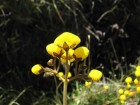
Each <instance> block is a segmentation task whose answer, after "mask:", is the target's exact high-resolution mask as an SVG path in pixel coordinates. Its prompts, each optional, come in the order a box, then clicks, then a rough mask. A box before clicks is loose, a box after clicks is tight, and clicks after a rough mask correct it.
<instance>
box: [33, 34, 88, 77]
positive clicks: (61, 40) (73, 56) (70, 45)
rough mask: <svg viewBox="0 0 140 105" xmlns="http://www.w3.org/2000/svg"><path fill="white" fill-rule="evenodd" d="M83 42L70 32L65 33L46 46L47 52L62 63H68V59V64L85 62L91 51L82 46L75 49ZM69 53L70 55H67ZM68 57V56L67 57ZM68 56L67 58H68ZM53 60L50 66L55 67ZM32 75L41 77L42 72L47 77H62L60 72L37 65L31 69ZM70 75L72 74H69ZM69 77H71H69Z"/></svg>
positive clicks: (49, 62)
mask: <svg viewBox="0 0 140 105" xmlns="http://www.w3.org/2000/svg"><path fill="white" fill-rule="evenodd" d="M80 42H81V40H80V38H79V37H78V36H77V35H75V34H72V33H70V32H64V33H62V34H61V35H59V36H58V37H57V38H56V39H55V40H54V42H53V43H50V44H48V45H47V46H46V51H47V52H48V54H50V55H51V56H53V57H54V58H57V59H58V60H60V61H61V62H64V63H66V59H68V62H69V63H70V62H74V61H83V60H84V59H86V58H87V57H88V55H89V50H88V48H87V47H84V46H81V47H78V48H76V49H74V48H75V47H76V46H77V45H78V44H79V43H80ZM66 53H68V54H66ZM67 55H68V56H67ZM66 56H67V57H66ZM52 62H53V60H52V59H51V60H49V61H48V65H49V66H50V65H51V66H54V65H55V64H54V62H53V63H52ZM31 71H32V73H34V74H35V75H39V74H40V73H42V72H47V73H45V74H47V75H56V76H58V77H59V79H60V78H61V77H64V76H61V77H60V75H59V74H60V72H59V70H52V69H49V68H47V69H46V68H44V67H42V66H41V65H40V64H36V65H34V66H33V67H32V69H31ZM69 73H70V72H69ZM68 77H71V76H69V75H68Z"/></svg>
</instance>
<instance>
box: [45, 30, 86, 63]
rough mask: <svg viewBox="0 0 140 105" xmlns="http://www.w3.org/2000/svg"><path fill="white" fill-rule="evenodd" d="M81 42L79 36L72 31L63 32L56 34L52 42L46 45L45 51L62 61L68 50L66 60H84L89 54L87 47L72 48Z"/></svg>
mask: <svg viewBox="0 0 140 105" xmlns="http://www.w3.org/2000/svg"><path fill="white" fill-rule="evenodd" d="M80 42H81V40H80V38H79V37H78V36H76V35H74V34H72V33H69V32H64V33H62V34H61V35H60V36H58V37H57V38H56V39H55V40H54V43H51V44H49V45H47V46H46V50H47V52H48V53H49V54H50V55H52V56H53V57H56V58H58V59H60V60H61V61H62V62H66V51H68V60H69V62H73V61H75V60H77V59H79V60H81V61H82V60H84V59H86V58H87V56H88V54H89V50H88V48H87V47H84V46H82V47H78V48H76V49H74V48H75V47H76V46H77V45H78V44H79V43H80Z"/></svg>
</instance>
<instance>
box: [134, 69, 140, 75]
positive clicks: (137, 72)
mask: <svg viewBox="0 0 140 105" xmlns="http://www.w3.org/2000/svg"><path fill="white" fill-rule="evenodd" d="M135 76H136V77H140V70H139V69H138V70H136V71H135Z"/></svg>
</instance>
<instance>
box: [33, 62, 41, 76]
mask: <svg viewBox="0 0 140 105" xmlns="http://www.w3.org/2000/svg"><path fill="white" fill-rule="evenodd" d="M42 69H43V68H42V66H41V65H40V64H36V65H34V66H33V67H32V68H31V71H32V73H33V74H35V75H39V74H40V73H41V71H42Z"/></svg>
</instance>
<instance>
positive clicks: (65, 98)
mask: <svg viewBox="0 0 140 105" xmlns="http://www.w3.org/2000/svg"><path fill="white" fill-rule="evenodd" d="M68 72H69V64H68V51H66V67H65V81H64V83H63V105H67V87H68Z"/></svg>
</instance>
